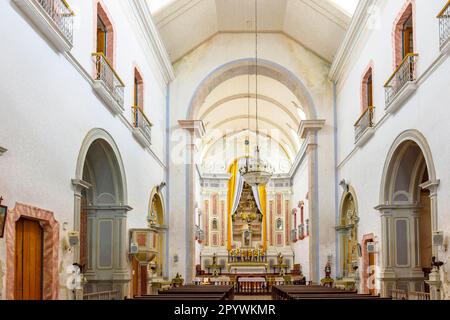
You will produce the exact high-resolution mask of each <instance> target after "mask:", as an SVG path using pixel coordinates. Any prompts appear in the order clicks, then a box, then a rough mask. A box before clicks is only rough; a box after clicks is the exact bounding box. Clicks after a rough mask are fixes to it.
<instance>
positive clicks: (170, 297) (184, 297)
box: [133, 293, 226, 301]
mask: <svg viewBox="0 0 450 320" xmlns="http://www.w3.org/2000/svg"><path fill="white" fill-rule="evenodd" d="M225 298H226V294H225V293H223V294H195V293H194V294H168V295H145V296H136V297H134V298H133V299H134V300H149V301H154V300H162V301H166V300H187V301H190V300H192V301H202V300H203V301H211V300H213V301H219V300H225Z"/></svg>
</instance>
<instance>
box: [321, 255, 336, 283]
mask: <svg viewBox="0 0 450 320" xmlns="http://www.w3.org/2000/svg"><path fill="white" fill-rule="evenodd" d="M320 282H321V284H322V285H323V286H325V287H332V286H333V283H334V280H333V278H331V264H330V262H329V261H328V262H327V264H326V265H325V278H323V279H322V280H320Z"/></svg>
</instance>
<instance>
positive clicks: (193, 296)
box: [134, 285, 234, 301]
mask: <svg viewBox="0 0 450 320" xmlns="http://www.w3.org/2000/svg"><path fill="white" fill-rule="evenodd" d="M134 299H135V300H192V301H195V300H209V301H211V300H216V301H218V300H233V299H234V286H212V285H209V286H197V285H185V286H181V287H174V288H170V289H168V290H159V291H158V295H142V296H136V297H134Z"/></svg>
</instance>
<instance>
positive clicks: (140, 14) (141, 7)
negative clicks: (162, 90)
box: [128, 0, 175, 84]
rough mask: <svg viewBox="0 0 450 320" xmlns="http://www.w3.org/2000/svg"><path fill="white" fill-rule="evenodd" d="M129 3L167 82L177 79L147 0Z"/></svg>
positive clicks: (130, 1)
mask: <svg viewBox="0 0 450 320" xmlns="http://www.w3.org/2000/svg"><path fill="white" fill-rule="evenodd" d="M128 3H129V4H130V6H131V9H132V10H133V13H134V15H135V16H136V17H137V18H138V20H137V22H138V23H139V26H140V27H141V30H142V32H143V34H144V39H145V40H146V42H147V43H146V44H147V47H148V48H149V49H150V51H151V52H152V54H153V56H154V57H155V58H156V60H157V61H158V66H159V68H160V71H161V73H162V75H163V77H164V80H165V82H166V84H168V83H169V82H171V81H172V80H173V79H175V72H174V69H173V66H172V63H171V61H170V58H169V55H168V53H167V50H166V48H165V46H164V43H163V42H162V40H161V37H160V35H159V32H158V29H157V28H156V25H155V23H154V22H153V17H152V14H151V11H150V8H149V6H148V3H147V1H142V0H129V1H128Z"/></svg>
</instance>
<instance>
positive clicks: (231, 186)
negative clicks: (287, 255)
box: [227, 159, 267, 251]
mask: <svg viewBox="0 0 450 320" xmlns="http://www.w3.org/2000/svg"><path fill="white" fill-rule="evenodd" d="M238 170H239V159H236V160H235V161H233V164H232V165H231V166H230V168H229V169H228V173H230V174H231V178H230V181H229V182H228V196H227V203H228V205H227V212H228V223H227V231H228V232H227V235H228V237H227V248H228V250H231V248H232V243H233V237H232V234H231V226H232V223H233V221H232V219H231V210H233V200H234V194H235V193H236V190H235V188H236V178H237V173H238ZM258 193H259V201H260V203H261V209H262V215H263V225H262V228H263V239H262V240H263V250H264V251H265V250H267V219H266V216H267V215H266V211H267V200H266V198H267V194H266V186H260V187H259V188H258Z"/></svg>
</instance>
